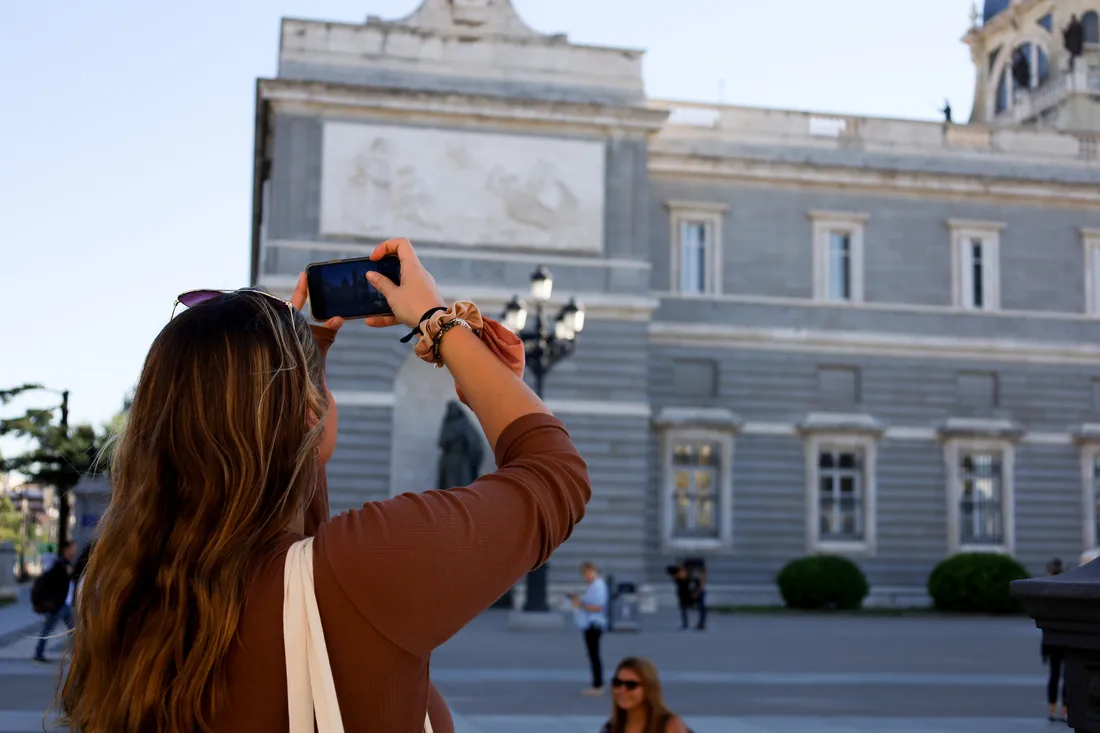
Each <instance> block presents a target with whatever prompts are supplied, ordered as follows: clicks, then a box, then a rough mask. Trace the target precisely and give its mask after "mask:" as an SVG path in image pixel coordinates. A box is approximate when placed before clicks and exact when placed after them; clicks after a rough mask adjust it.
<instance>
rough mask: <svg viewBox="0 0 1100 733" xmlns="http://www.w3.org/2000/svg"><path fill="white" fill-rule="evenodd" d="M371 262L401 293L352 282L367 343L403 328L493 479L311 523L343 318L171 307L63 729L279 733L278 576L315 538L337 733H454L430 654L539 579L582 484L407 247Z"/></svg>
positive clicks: (523, 393) (532, 408)
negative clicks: (376, 309)
mask: <svg viewBox="0 0 1100 733" xmlns="http://www.w3.org/2000/svg"><path fill="white" fill-rule="evenodd" d="M385 255H396V256H397V257H399V258H400V261H401V285H400V286H397V285H394V284H393V283H392V282H390V281H388V280H385V279H384V278H383V279H382V280H381V281H380V280H378V279H377V277H376V276H373V277H372V279H371V283H372V284H373V285H375V287H377V288H378V289H379V290H380V291H381V292H382V294H383V295H384V296H385V297H386V298H387V300H388V301H389V304H390V306H391V308H392V309H393V312H394V314H395V315H394V316H393V317H384V318H373V319H368V321H367V325H368V326H372V327H385V326H391V325H398V324H402V325H404V326H406V327H408V328H419V330H420V331H421V336H420V341H419V343H418V345H417V348H416V353H417V354H418V355H419V356H421V357H422V358H425V360H426V361H427V360H431V361H433V362H435V363H437V364H440V365H446V367H447V368H448V370H449V371H450V374H451V375H452V376H453V378H454V380H455V385H456V387H458V388H459V390H460V392H461V394H462V395H463V396H464V399H465V400H466V402H467V403H468V404H469V406H470V408H471V409H472V410H473V412H474V413H475V414H476V415H477V417H478V420H479V421H480V423H481V427H482V429H483V430H484V432H485V436H486V437H487V438H488V440H489V443H490V445H491V446H493V449H494V451H495V454H496V460H497V465H498V466H499V468H498V470H497V471H496V472H494V473H491V474H488V475H486V476H483V477H481V478H479V479H478V480H476V481H474V482H473V483H472V484H470V485H469V486H467V487H459V488H456V489H453V490H450V491H428V492H426V493H422V494H404V495H402V496H398V497H395V498H392V499H389V500H386V501H379V502H370V503H368V504H365V505H364V506H363V507H362V508H360V509H356V510H353V511H349V512H344V513H343V514H340V515H339V516H337V517H333V518H332V519H329V518H328V501H327V495H326V489H325V483H324V480H323V477H324V465H325V463H326V461H328V459H329V457H330V456H331V455H332V452H333V448H334V446H335V444H336V429H337V412H336V406H335V404H334V403H333V398H332V394H331V393H330V392H329V390H328V388H327V386H326V384H325V375H324V349H325V348H327V346H328V344H330V343H331V342H332V339H333V337H334V336H335V332H336V330H338V329H339V328H340V326H341V325H342V322H341V321H339V320H338V319H334V320H333V321H330V322H328V323H327V324H326V326H327V328H315V329H314V333H312V334H311V330H310V326H309V325H308V323H307V321H306V319H305V317H304V316H303V315H302V314H301V313H300V312H299V309H300V308H301V307H302V306H303V305H304V303H305V300H306V286H305V281H304V278H301V279H299V283H298V287H297V289H296V290H295V293H294V296H293V297H292V302H291V303H290V304H288V303H285V302H283V301H280V300H278V299H276V298H274V297H272V296H269V295H266V294H263V293H258V292H256V291H249V290H243V291H237V292H233V293H215V292H213V291H194V292H192V293H188V294H185V295H183V296H180V299H179V301H178V302H179V303H182V304H183V305H187V306H190V307H189V308H188V309H187V310H185V311H183V312H181V313H179V314H178V315H175V317H174V318H173V319H172V320H171V321H169V323H168V324H167V325H166V326H165V327H164V329H163V330H162V331H161V333H160V334H159V335H158V336H157V338H156V340H155V341H154V343H153V345H152V347H151V349H150V351H149V355H148V357H147V358H146V361H145V366H144V368H143V370H142V374H141V378H140V380H139V383H138V386H137V390H136V393H135V395H134V401H133V405H132V407H131V409H130V414H129V419H128V422H127V425H126V428H125V432H124V434H123V435H122V437H121V439H120V441H119V443H118V445H117V448H116V450H115V453H114V459H113V461H114V462H113V471H112V474H111V480H112V485H113V494H112V497H111V504H110V507H109V509H108V510H107V512H106V514H105V516H104V518H103V521H102V525H101V528H100V531H99V535H98V539H97V542H96V551H95V553H93V555H92V557H91V561H90V563H89V566H88V570H87V575H86V579H85V583H84V587H83V588H82V597H81V606H80V613H79V616H78V619H77V630H76V634H75V638H74V643H73V652H72V661H71V667H70V671H69V674H68V678H67V679H66V680H65V682H64V685H63V688H62V690H61V709H62V710H63V711H64V721H65V722H66V723H67V724H68V725H70V726H71V727H72V728H73V729H75V730H79V731H81V733H126V732H131V731H132V732H134V733H182V732H184V731H186V732H187V733H190V732H191V731H200V730H203V731H212V732H213V733H237V732H238V731H246V730H247V731H265V732H268V731H271V732H275V731H287V730H288V729H289V726H290V723H289V717H288V715H289V714H288V703H287V695H288V683H287V666H286V663H285V659H284V636H283V634H284V628H283V603H284V565H285V559H286V555H287V551H288V548H290V547H291V545H293V544H294V543H296V542H297V541H299V540H303V539H304V538H306V537H313V540H312V555H311V557H312V562H313V582H314V585H315V594H316V601H317V607H318V609H319V615H320V618H321V622H322V625H323V627H324V637H325V640H326V643H325V644H324V645H323V646H324V647H325V648H327V653H328V660H329V666H330V667H331V670H332V678H333V681H334V687H335V693H336V699H337V700H338V707H339V715H340V717H341V718H342V721H343V728H344V729H345V730H347V731H391V732H393V733H413V731H420V730H421V729H424V728H426V726H425V713H427V714H428V717H429V720H430V725H431V728H432V729H433V730H434V733H452V731H453V724H452V722H451V717H450V713H449V712H448V710H447V706H446V704H445V703H444V701H443V699H442V698H441V697H440V695H439V693H438V692H437V691H436V690H435V688H434V686H433V685H432V684H431V681H430V679H429V674H428V668H429V659H430V657H431V653H432V651H433V650H434V649H435V648H436V647H438V646H439V645H441V644H442V643H443V642H445V641H446V640H447V639H449V638H450V637H451V636H453V635H454V634H455V633H456V632H458V631H459V630H460V629H461V628H462V627H463V626H465V625H466V624H467V623H468V622H469V621H470V620H472V619H473V618H474V617H475V616H477V615H478V614H479V613H481V612H482V611H484V610H485V609H487V608H488V607H489V606H490V605H491V604H492V603H493V602H494V601H496V600H497V599H498V598H500V597H501V596H502V595H503V594H504V593H505V592H506V591H507V590H508V589H509V588H510V587H512V585H514V584H515V583H516V582H517V581H518V580H519V579H520V578H522V577H523V576H524V575H525V574H526V573H528V572H530V571H531V570H532V569H534V568H536V567H538V566H539V565H541V564H542V563H543V562H545V560H546V559H547V558H548V557H549V556H550V554H551V553H552V552H553V551H554V550H555V549H556V548H557V547H558V546H559V545H560V544H561V543H562V542H564V541H565V540H566V538H567V537H568V536H569V534H570V533H571V532H572V529H573V527H574V526H575V525H576V523H577V522H579V521H580V519H581V517H582V516H583V514H584V507H585V504H586V503H587V501H588V499H589V496H590V493H591V488H590V485H589V480H588V473H587V469H586V467H585V464H584V461H583V460H582V459H581V457H580V456H579V455H578V453H577V450H576V448H575V447H574V445H573V443H572V441H571V440H570V438H569V436H568V434H567V433H566V431H565V429H564V427H563V426H562V424H561V423H560V422H559V421H558V420H557V419H555V418H554V417H553V416H552V415H551V414H550V413H549V411H548V410H547V409H546V406H545V405H543V403H542V402H541V401H540V400H539V399H538V398H537V397H536V396H535V395H534V393H533V392H532V391H531V390H530V389H528V388H527V386H526V385H525V384H524V383H523V381H522V379H521V378H520V377H517V376H516V374H515V373H514V372H513V371H512V370H511V369H510V368H509V367H508V366H506V365H505V364H504V363H502V362H501V360H500V359H499V358H498V357H497V356H495V355H494V353H493V352H492V351H491V350H490V349H489V348H488V347H487V346H486V345H485V343H484V342H483V341H482V340H481V338H479V336H478V335H477V334H475V332H474V330H473V329H472V328H471V327H470V326H469V322H470V321H475V322H476V319H475V318H473V317H472V316H471V315H470V314H469V313H465V315H466V319H463V318H459V317H458V316H457V315H456V312H455V308H454V307H453V306H452V307H450V308H448V306H447V304H445V303H444V302H443V300H442V299H441V298H440V296H439V293H438V291H437V289H436V286H435V281H434V280H433V279H432V277H431V275H429V274H428V273H427V271H425V269H424V268H423V266H422V265H421V263H420V262H419V260H418V259H417V257H416V254H415V253H414V252H413V248H412V246H411V245H410V244H409V243H408V242H407V241H406V240H391V241H388V242H384V243H382V244H381V245H379V246H378V248H377V249H376V250H375V251H374V252H373V254H372V255H371V257H372V258H374V259H378V258H380V257H382V256H385ZM428 316H430V318H427V317H428ZM426 318H427V320H425V319H426ZM452 321H462V322H461V323H452ZM363 376H364V379H374V380H383V382H384V384H387V385H388V383H389V380H391V379H392V375H389V374H382V375H379V374H369V375H363ZM297 546H299V547H300V545H297ZM287 573H288V577H289V570H288V571H287ZM307 694H308V693H307ZM318 715H320V711H319V712H318Z"/></svg>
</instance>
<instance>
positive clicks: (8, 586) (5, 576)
mask: <svg viewBox="0 0 1100 733" xmlns="http://www.w3.org/2000/svg"><path fill="white" fill-rule="evenodd" d="M18 597H19V591H18V589H17V588H16V587H15V545H14V544H12V543H11V542H0V601H8V600H15V599H16V598H18Z"/></svg>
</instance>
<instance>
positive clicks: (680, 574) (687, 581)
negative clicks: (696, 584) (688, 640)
mask: <svg viewBox="0 0 1100 733" xmlns="http://www.w3.org/2000/svg"><path fill="white" fill-rule="evenodd" d="M669 570H670V571H671V575H672V581H673V582H674V583H676V602H677V604H679V606H680V630H681V631H687V629H688V609H689V608H691V607H692V605H694V603H695V598H694V593H693V590H692V578H691V573H690V572H689V571H688V569H687V565H685V564H684V563H680V564H678V565H674V566H672V567H670V568H669Z"/></svg>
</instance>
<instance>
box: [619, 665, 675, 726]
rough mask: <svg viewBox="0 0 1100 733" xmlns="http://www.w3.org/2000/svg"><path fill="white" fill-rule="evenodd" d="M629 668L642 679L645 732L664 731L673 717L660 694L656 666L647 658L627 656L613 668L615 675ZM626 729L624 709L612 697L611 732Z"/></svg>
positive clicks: (659, 682)
mask: <svg viewBox="0 0 1100 733" xmlns="http://www.w3.org/2000/svg"><path fill="white" fill-rule="evenodd" d="M624 669H629V670H630V671H631V672H633V673H634V674H636V675H638V679H640V680H641V681H642V690H643V691H644V692H645V699H643V700H642V705H643V706H644V707H645V709H646V723H645V733H665V727H666V726H667V725H668V721H669V720H671V719H672V718H673V714H672V711H671V710H669V709H668V708H667V707H665V699H664V696H663V695H662V694H661V678H660V677H659V676H657V666H656V665H655V664H653V662H651V661H649V660H648V659H643V658H641V657H627V658H626V659H624V660H623V661H621V662H619V666H618V667H616V668H615V676H616V677H618V676H619V672H621V671H622V670H624ZM625 730H626V711H625V710H623V709H622V708H620V707H619V705H618V704H617V703H616V702H615V700H614V698H612V700H611V733H624V731H625Z"/></svg>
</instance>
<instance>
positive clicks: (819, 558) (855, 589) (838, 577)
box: [776, 555, 871, 610]
mask: <svg viewBox="0 0 1100 733" xmlns="http://www.w3.org/2000/svg"><path fill="white" fill-rule="evenodd" d="M776 583H777V584H778V585H779V593H780V594H781V595H782V596H783V600H784V601H786V603H787V606H789V607H790V608H803V609H809V610H816V609H822V608H839V609H855V608H859V607H860V606H862V605H863V599H864V598H866V597H867V594H868V593H870V592H871V587H870V586H869V585H868V584H867V578H866V577H865V576H864V575H863V571H862V570H860V569H859V566H858V565H856V564H855V563H854V562H852V561H851V560H849V559H848V558H846V557H836V556H834V555H812V556H810V557H803V558H799V559H797V560H792V561H790V562H789V563H787V565H786V567H784V568H783V569H782V570H780V571H779V575H778V577H777V578H776Z"/></svg>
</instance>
